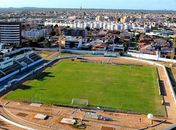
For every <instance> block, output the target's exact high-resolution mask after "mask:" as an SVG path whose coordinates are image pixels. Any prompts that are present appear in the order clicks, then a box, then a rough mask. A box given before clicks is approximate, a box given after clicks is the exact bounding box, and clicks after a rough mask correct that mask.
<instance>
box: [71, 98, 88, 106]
mask: <svg viewBox="0 0 176 130" xmlns="http://www.w3.org/2000/svg"><path fill="white" fill-rule="evenodd" d="M71 104H72V105H80V106H88V105H89V101H88V99H80V98H73V99H72V101H71Z"/></svg>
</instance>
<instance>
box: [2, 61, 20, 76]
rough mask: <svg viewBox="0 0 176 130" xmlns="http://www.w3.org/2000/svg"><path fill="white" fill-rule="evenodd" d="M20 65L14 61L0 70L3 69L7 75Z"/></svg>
mask: <svg viewBox="0 0 176 130" xmlns="http://www.w3.org/2000/svg"><path fill="white" fill-rule="evenodd" d="M21 67H22V66H21V65H20V64H18V63H16V62H14V64H13V65H11V66H9V67H7V68H5V69H2V70H1V71H3V72H4V73H5V74H6V75H7V74H10V73H12V72H13V71H15V70H18V69H20V68H21Z"/></svg>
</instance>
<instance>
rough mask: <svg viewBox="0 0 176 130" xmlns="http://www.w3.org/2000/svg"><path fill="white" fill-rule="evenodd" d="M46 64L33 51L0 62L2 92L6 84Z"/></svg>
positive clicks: (0, 86) (0, 87)
mask: <svg viewBox="0 0 176 130" xmlns="http://www.w3.org/2000/svg"><path fill="white" fill-rule="evenodd" d="M45 62H46V61H45V60H43V59H42V58H41V57H40V56H38V55H37V54H36V53H35V52H33V51H29V52H27V53H24V54H20V55H17V56H16V57H12V58H9V57H5V58H4V59H3V60H1V62H0V89H1V90H2V89H3V86H4V84H7V82H9V81H12V80H13V79H15V78H16V77H20V76H22V75H23V74H25V73H24V72H26V73H29V72H30V71H31V70H33V69H35V68H36V67H40V65H42V64H44V63H45ZM1 90H0V91H1Z"/></svg>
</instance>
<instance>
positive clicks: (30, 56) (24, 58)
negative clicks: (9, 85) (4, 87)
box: [0, 52, 42, 79]
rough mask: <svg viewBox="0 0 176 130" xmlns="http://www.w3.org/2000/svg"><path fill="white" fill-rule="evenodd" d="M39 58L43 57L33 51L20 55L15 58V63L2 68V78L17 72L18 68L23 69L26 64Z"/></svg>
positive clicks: (0, 73)
mask: <svg viewBox="0 0 176 130" xmlns="http://www.w3.org/2000/svg"><path fill="white" fill-rule="evenodd" d="M39 59H42V58H41V57H40V56H38V55H37V54H35V53H33V52H30V53H27V54H23V55H20V56H19V57H18V58H14V62H13V65H10V66H8V67H6V68H4V69H0V79H1V78H3V77H5V76H7V75H9V74H11V73H13V72H15V71H16V70H21V69H22V68H23V67H24V66H28V65H30V64H32V63H34V62H36V61H38V60H39ZM24 63H25V64H24Z"/></svg>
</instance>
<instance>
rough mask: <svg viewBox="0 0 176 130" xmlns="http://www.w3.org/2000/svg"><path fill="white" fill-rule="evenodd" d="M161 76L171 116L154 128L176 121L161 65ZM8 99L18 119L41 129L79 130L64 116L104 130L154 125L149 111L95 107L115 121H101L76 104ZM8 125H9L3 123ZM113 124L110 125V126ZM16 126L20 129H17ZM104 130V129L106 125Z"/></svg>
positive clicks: (100, 59)
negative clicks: (38, 103) (35, 104)
mask: <svg viewBox="0 0 176 130" xmlns="http://www.w3.org/2000/svg"><path fill="white" fill-rule="evenodd" d="M85 58H86V59H88V60H91V61H94V62H103V63H116V64H128V65H140V66H142V65H148V64H146V63H143V62H139V61H135V62H134V61H133V60H127V59H124V58H105V57H85ZM158 70H159V75H160V79H161V80H163V81H164V84H165V85H164V86H165V90H166V93H167V95H166V96H165V97H164V99H165V101H166V103H167V106H166V108H167V113H168V120H167V122H166V123H162V124H161V125H159V126H156V127H152V128H149V129H151V130H162V129H163V128H167V127H168V126H170V125H171V124H173V123H176V109H175V108H176V105H175V103H174V100H173V98H172V95H171V91H170V89H169V85H168V82H167V80H166V75H165V73H164V71H163V69H162V68H161V67H159V68H158ZM3 102H4V103H7V102H8V104H7V105H6V106H5V109H6V111H7V112H8V113H10V114H13V115H14V116H15V118H16V120H21V119H22V120H25V121H27V122H32V123H33V125H35V124H36V125H40V126H42V127H41V130H42V128H44V127H47V128H49V129H50V130H52V129H53V130H76V129H75V128H74V127H73V126H71V125H65V124H61V123H60V121H61V119H62V118H70V117H74V118H79V119H83V121H84V122H85V123H86V125H87V128H86V130H101V129H102V127H107V128H106V129H107V130H108V129H109V130H111V128H112V130H137V129H141V128H145V127H149V126H151V121H149V120H148V119H147V116H146V115H137V114H125V113H111V112H102V111H95V112H96V113H97V114H101V115H103V116H107V117H111V118H112V119H113V121H101V120H96V119H90V118H86V117H85V116H84V115H85V111H83V110H79V109H78V110H76V112H75V114H74V115H72V114H71V113H72V112H74V111H75V109H73V108H64V107H56V106H45V105H42V106H41V107H33V106H30V104H28V103H22V102H15V101H7V100H3ZM37 113H41V114H47V115H49V118H48V119H47V120H37V119H34V116H35V115H36V114H37ZM164 119H166V118H165V117H155V121H154V122H153V125H157V124H160V122H161V121H162V120H164ZM3 127H5V126H3ZM108 127H109V128H108ZM11 129H12V130H13V126H12V127H10V130H11ZM14 130H16V129H14ZM19 130H20V129H19ZM103 130H104V129H103Z"/></svg>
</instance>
